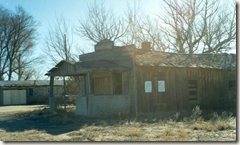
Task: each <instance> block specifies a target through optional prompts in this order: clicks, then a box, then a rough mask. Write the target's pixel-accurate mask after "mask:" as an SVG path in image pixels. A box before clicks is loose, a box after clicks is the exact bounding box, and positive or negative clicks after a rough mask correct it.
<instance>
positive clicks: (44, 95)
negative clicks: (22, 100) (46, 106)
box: [0, 86, 63, 105]
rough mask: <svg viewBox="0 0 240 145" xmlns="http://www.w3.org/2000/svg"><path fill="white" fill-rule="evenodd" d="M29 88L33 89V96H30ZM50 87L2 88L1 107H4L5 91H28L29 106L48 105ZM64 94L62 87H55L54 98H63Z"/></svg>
mask: <svg viewBox="0 0 240 145" xmlns="http://www.w3.org/2000/svg"><path fill="white" fill-rule="evenodd" d="M29 88H33V93H34V94H33V96H29ZM48 88H49V87H48V86H40V87H35V86H33V87H17V88H7V87H4V88H2V87H0V105H3V104H4V102H3V97H4V96H3V90H18V89H22V90H26V95H27V104H38V103H48V97H49V91H48ZM62 93H63V87H62V86H54V97H61V96H62Z"/></svg>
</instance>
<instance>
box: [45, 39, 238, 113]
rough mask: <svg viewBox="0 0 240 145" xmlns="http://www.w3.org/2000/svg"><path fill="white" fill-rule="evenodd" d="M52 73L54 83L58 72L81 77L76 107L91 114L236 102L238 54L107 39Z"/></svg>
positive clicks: (208, 106) (219, 106)
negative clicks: (185, 51) (164, 49)
mask: <svg viewBox="0 0 240 145" xmlns="http://www.w3.org/2000/svg"><path fill="white" fill-rule="evenodd" d="M47 75H49V76H50V82H52V83H50V84H51V88H52V84H53V81H54V77H56V76H79V77H80V78H81V93H80V94H79V96H78V97H77V103H76V111H75V113H76V114H79V115H85V116H88V117H103V116H112V115H118V114H129V113H149V112H160V111H181V110H190V109H192V108H193V107H195V106H196V105H199V106H200V107H201V109H226V108H231V107H235V106H236V54H226V53H225V54H177V53H166V52H159V51H154V50H152V49H151V47H150V43H149V42H143V43H142V48H141V49H137V48H136V47H135V45H128V46H122V47H119V46H114V43H113V42H112V41H110V40H103V41H100V42H99V43H97V44H96V45H95V52H92V53H88V54H83V55H80V56H79V61H78V62H70V61H65V60H63V61H61V62H59V63H58V64H57V65H56V66H55V67H54V68H52V69H51V70H50V71H49V72H48V73H47ZM50 97H52V96H50Z"/></svg>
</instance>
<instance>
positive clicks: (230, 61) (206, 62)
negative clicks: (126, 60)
mask: <svg viewBox="0 0 240 145" xmlns="http://www.w3.org/2000/svg"><path fill="white" fill-rule="evenodd" d="M136 64H137V65H138V66H164V67H190V68H216V69H226V70H236V54H226V53H223V54H180V53H166V52H156V51H154V52H147V53H144V54H142V55H136Z"/></svg>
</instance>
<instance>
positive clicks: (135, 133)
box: [126, 127, 143, 136]
mask: <svg viewBox="0 0 240 145" xmlns="http://www.w3.org/2000/svg"><path fill="white" fill-rule="evenodd" d="M126 135H128V136H141V135H143V131H142V129H140V128H138V127H131V128H129V129H128V130H127V131H126Z"/></svg>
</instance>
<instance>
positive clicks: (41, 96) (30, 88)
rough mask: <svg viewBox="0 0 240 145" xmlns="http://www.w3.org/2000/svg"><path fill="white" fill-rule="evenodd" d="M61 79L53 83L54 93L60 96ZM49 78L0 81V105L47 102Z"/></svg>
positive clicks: (61, 88) (61, 89) (61, 90)
mask: <svg viewBox="0 0 240 145" xmlns="http://www.w3.org/2000/svg"><path fill="white" fill-rule="evenodd" d="M62 92H63V81H61V80H56V81H55V83H54V95H55V97H60V96H61V95H62ZM48 96H49V80H27V81H0V105H23V104H38V103H47V101H48Z"/></svg>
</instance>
